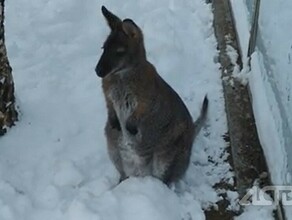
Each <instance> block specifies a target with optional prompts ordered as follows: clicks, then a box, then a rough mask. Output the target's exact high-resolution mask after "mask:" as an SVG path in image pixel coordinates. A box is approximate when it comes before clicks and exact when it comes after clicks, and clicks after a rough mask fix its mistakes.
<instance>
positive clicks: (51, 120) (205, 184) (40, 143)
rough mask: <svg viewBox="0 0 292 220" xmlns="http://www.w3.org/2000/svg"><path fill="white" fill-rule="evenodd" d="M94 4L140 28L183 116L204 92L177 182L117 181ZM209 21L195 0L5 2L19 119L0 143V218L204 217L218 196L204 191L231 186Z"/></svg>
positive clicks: (102, 33) (207, 9)
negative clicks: (206, 103)
mask: <svg viewBox="0 0 292 220" xmlns="http://www.w3.org/2000/svg"><path fill="white" fill-rule="evenodd" d="M102 4H105V5H106V6H107V7H108V9H110V10H112V11H113V12H115V13H116V14H118V15H119V16H120V17H121V18H125V17H130V18H132V19H133V20H134V21H136V23H137V24H138V25H139V26H140V27H141V28H142V30H143V31H144V35H145V44H146V50H147V55H148V58H149V60H150V61H151V62H152V63H153V64H154V65H155V66H156V68H157V69H158V71H159V73H160V74H161V75H162V76H163V77H164V78H165V80H166V81H167V82H169V84H171V86H172V87H173V88H174V89H175V90H176V91H177V92H178V93H179V94H180V95H181V97H183V99H184V100H185V102H186V104H187V106H188V107H189V109H190V111H191V113H192V115H193V116H194V118H196V117H197V116H198V114H199V108H200V106H201V102H202V99H203V97H204V95H205V94H206V93H207V94H208V97H209V99H210V109H209V115H208V122H207V125H206V126H205V128H204V129H203V130H202V132H201V133H200V135H199V137H198V138H197V140H196V142H195V144H194V148H193V153H192V159H191V164H190V167H189V169H188V171H187V174H186V177H185V178H184V180H183V181H181V183H180V184H178V185H176V186H174V187H173V188H172V189H169V188H168V187H166V186H165V185H164V184H162V183H161V182H160V181H158V180H155V179H153V178H150V177H148V178H130V179H128V180H126V181H124V182H122V183H121V184H119V185H117V183H118V178H119V177H118V173H117V171H116V170H115V169H114V167H113V165H112V164H111V162H110V160H109V158H108V155H107V152H106V144H105V137H104V131H103V128H104V124H105V120H106V108H105V102H104V97H103V94H102V91H101V84H100V78H98V77H97V76H96V75H95V72H94V67H95V65H96V63H97V61H98V59H99V56H100V54H101V49H100V47H101V46H102V44H103V41H104V40H105V38H106V36H107V34H108V33H109V29H108V27H107V25H106V23H105V21H104V18H103V17H102V15H101V12H100V7H101V5H102ZM212 19H213V16H212V12H211V6H210V5H206V4H205V1H203V0H193V1H176V0H161V1H153V0H152V1H151V0H142V1H134V0H133V1H130V0H128V1H117V0H107V1H106V0H104V1H93V0H91V1H90V0H88V1H79V0H62V1H57V0H34V1H22V0H14V1H6V43H7V49H8V54H9V59H10V62H11V65H12V67H13V70H14V71H13V74H14V79H15V86H16V95H17V102H18V105H19V108H20V111H21V114H20V121H19V122H18V123H17V125H16V126H15V127H13V128H12V129H11V130H9V132H8V133H7V134H6V135H5V136H4V137H1V139H0V152H1V153H0V219H1V220H39V219H42V220H75V219H76V220H80V219H84V220H93V219H94V220H99V219H100V220H101V219H102V220H116V219H119V220H131V219H135V220H136V219H141V220H143V219H145V220H148V219H152V220H171V219H173V220H180V219H184V220H190V219H196V220H199V219H205V216H204V211H203V209H204V208H207V207H209V206H210V205H211V204H213V203H215V202H216V201H218V200H219V199H220V197H219V196H218V194H217V193H216V191H215V190H214V189H213V188H212V186H213V185H214V184H216V183H219V182H220V181H221V180H224V181H226V182H228V183H230V184H233V177H232V176H233V174H232V172H231V171H230V166H229V164H228V163H226V162H225V160H226V158H227V156H228V155H227V153H225V147H226V146H225V145H226V144H225V142H224V141H223V139H222V135H224V134H225V132H226V130H227V128H226V116H225V110H224V100H223V94H222V88H221V80H220V71H219V64H216V63H214V60H217V59H216V56H217V51H216V40H215V37H214V34H213V28H212ZM231 194H232V195H233V196H232V198H233V199H234V197H235V198H236V193H235V194H234V193H231ZM234 195H235V196H234ZM251 210H252V211H253V213H261V212H258V210H257V209H256V211H254V209H251ZM263 216H264V215H263ZM269 216H270V212H269ZM241 219H244V216H242V218H241ZM245 219H250V218H249V217H248V218H245ZM257 219H260V218H257ZM264 219H267V217H265V218H264Z"/></svg>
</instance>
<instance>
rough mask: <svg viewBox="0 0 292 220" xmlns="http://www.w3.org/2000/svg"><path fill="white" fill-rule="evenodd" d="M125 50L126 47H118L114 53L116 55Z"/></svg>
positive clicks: (121, 53)
mask: <svg viewBox="0 0 292 220" xmlns="http://www.w3.org/2000/svg"><path fill="white" fill-rule="evenodd" d="M125 52H126V49H125V48H124V47H118V48H117V50H116V53H117V54H118V55H123V54H124V53H125Z"/></svg>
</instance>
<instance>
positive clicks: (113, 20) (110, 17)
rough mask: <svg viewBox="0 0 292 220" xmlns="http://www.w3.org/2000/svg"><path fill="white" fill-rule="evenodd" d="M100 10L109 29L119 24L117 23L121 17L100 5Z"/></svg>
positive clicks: (119, 22) (113, 28)
mask: <svg viewBox="0 0 292 220" xmlns="http://www.w3.org/2000/svg"><path fill="white" fill-rule="evenodd" d="M101 12H102V14H103V16H104V17H105V18H106V20H107V23H108V25H109V27H110V28H111V30H115V29H116V28H117V27H118V26H119V24H121V22H122V21H121V19H120V18H119V17H117V16H116V15H114V14H113V13H111V12H110V11H109V10H107V9H106V7H104V6H102V7H101Z"/></svg>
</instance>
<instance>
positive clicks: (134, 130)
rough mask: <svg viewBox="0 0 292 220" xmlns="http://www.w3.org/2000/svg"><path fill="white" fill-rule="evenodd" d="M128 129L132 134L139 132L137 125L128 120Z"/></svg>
mask: <svg viewBox="0 0 292 220" xmlns="http://www.w3.org/2000/svg"><path fill="white" fill-rule="evenodd" d="M126 129H127V131H128V132H129V133H130V134H132V135H136V134H137V133H138V128H137V126H136V125H134V124H132V123H130V122H127V123H126Z"/></svg>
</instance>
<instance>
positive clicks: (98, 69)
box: [95, 65, 102, 77]
mask: <svg viewBox="0 0 292 220" xmlns="http://www.w3.org/2000/svg"><path fill="white" fill-rule="evenodd" d="M95 72H96V75H98V76H99V77H102V71H101V68H100V66H99V65H97V66H96V67H95Z"/></svg>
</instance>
